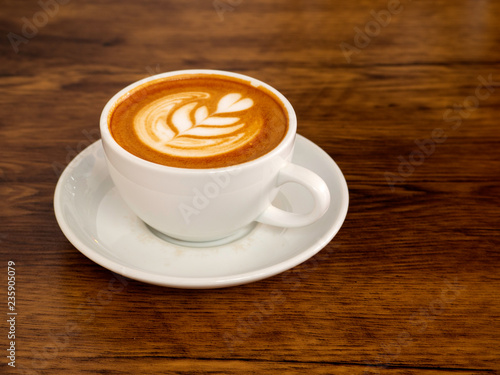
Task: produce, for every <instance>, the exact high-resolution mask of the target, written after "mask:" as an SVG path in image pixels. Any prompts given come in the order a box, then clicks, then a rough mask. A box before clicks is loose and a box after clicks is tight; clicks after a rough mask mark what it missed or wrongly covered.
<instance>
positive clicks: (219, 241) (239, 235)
mask: <svg viewBox="0 0 500 375" xmlns="http://www.w3.org/2000/svg"><path fill="white" fill-rule="evenodd" d="M256 226H257V222H253V223H250V224H248V225H247V226H245V227H243V228H241V229H238V230H237V231H236V232H233V233H232V234H230V235H229V236H227V237H223V238H219V239H216V240H211V241H186V240H181V239H178V238H174V237H171V236H169V235H167V234H165V233H162V232H160V231H158V230H156V229H154V228H153V227H150V226H149V225H148V224H146V227H147V228H148V229H149V230H150V231H151V233H153V234H154V235H155V236H156V237H158V238H160V239H162V240H163V241H167V242H170V243H172V244H174V245H179V246H185V247H191V248H193V247H199V248H203V247H215V246H222V245H226V244H228V243H231V242H234V241H236V240H239V239H240V238H243V237H245V236H247V235H248V234H249V233H250V232H251V231H252V230H253V229H254V228H255V227H256Z"/></svg>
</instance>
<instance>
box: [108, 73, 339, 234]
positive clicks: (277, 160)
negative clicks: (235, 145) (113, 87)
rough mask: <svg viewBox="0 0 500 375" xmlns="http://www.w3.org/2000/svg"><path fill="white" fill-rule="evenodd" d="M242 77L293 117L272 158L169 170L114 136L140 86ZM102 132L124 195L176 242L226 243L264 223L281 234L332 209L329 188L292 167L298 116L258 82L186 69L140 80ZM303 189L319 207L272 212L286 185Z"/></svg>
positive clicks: (113, 100) (112, 101)
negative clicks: (116, 119) (187, 78)
mask: <svg viewBox="0 0 500 375" xmlns="http://www.w3.org/2000/svg"><path fill="white" fill-rule="evenodd" d="M186 74H194V75H206V74H208V75H210V74H216V75H222V76H228V77H235V78H238V79H240V80H243V81H245V82H248V83H249V84H251V85H254V86H262V87H265V88H267V89H268V90H270V91H271V92H272V93H274V94H275V95H276V96H277V97H278V98H279V99H280V100H281V102H282V104H283V106H284V107H285V109H286V111H287V113H288V119H289V123H288V131H287V133H286V135H285V137H284V138H283V140H282V141H281V142H280V143H279V144H278V146H276V147H275V148H274V149H273V150H271V151H270V152H268V153H267V154H265V155H263V156H261V157H259V158H257V159H255V160H251V161H249V162H245V163H241V164H237V165H233V166H229V167H223V168H211V169H188V168H175V167H168V166H164V165H160V164H156V163H152V162H149V161H146V160H144V159H141V158H139V157H137V156H135V155H132V154H131V153H129V152H128V151H126V150H125V149H123V148H122V147H121V146H120V145H119V144H118V143H117V142H116V141H115V140H114V138H113V137H112V135H111V132H110V130H109V124H108V118H109V114H110V111H112V110H113V108H114V106H115V104H116V102H117V100H119V99H120V98H121V97H123V95H126V94H127V93H128V92H129V91H130V90H132V89H134V88H136V87H137V86H140V85H143V84H145V83H149V82H151V81H155V80H158V79H161V78H164V77H171V76H176V75H186ZM100 130H101V137H102V143H103V147H104V152H105V156H106V161H107V165H108V169H109V173H110V176H111V179H112V180H113V183H114V184H115V186H116V188H117V190H118V192H119V194H120V196H121V197H122V198H123V200H124V201H125V203H126V204H127V205H128V206H129V207H130V208H131V210H132V211H133V212H134V213H135V214H136V215H137V216H138V217H139V218H140V219H141V220H142V221H144V222H145V223H146V224H147V225H149V226H150V227H151V228H153V229H154V230H156V231H157V232H160V233H161V234H165V235H167V236H168V237H169V238H171V239H173V241H174V242H175V240H181V241H189V242H206V241H220V240H222V241H224V239H230V238H232V237H234V236H236V235H237V234H238V233H242V232H243V231H245V230H248V228H251V226H252V223H254V222H261V223H265V224H270V225H275V226H280V227H299V226H305V225H309V224H312V223H313V222H315V221H316V220H318V219H319V218H320V217H321V216H322V215H323V214H324V213H325V212H326V210H327V209H328V207H329V204H330V193H329V190H328V187H327V185H326V184H325V182H324V181H323V180H322V179H321V178H320V177H319V176H318V175H316V174H315V173H313V172H311V171H310V170H308V169H306V168H304V167H301V166H298V165H295V164H292V163H291V162H290V161H291V158H292V154H293V149H294V143H295V134H296V131H297V117H296V115H295V112H294V110H293V108H292V105H291V104H290V102H289V101H288V100H287V99H286V98H285V97H284V96H283V95H282V94H281V93H280V92H278V91H277V90H276V89H274V88H272V87H271V86H269V85H268V84H266V83H264V82H261V81H258V80H256V79H253V78H250V77H247V76H244V75H241V74H236V73H231V72H225V71H218V70H182V71H174V72H169V73H163V74H158V75H155V76H151V77H148V78H145V79H142V80H140V81H137V82H135V83H133V84H131V85H129V86H127V87H125V88H124V89H123V90H121V91H120V92H118V93H117V94H116V95H115V96H113V97H112V98H111V99H110V100H109V102H108V103H107V104H106V106H105V107H104V109H103V112H102V114H101V120H100ZM287 182H293V183H298V184H300V185H302V186H304V187H305V188H307V190H309V191H310V193H311V194H312V196H313V198H314V207H311V211H310V212H309V213H306V214H295V213H291V212H287V211H284V210H281V209H279V208H277V207H275V206H273V205H272V201H273V200H274V198H275V197H276V195H277V193H278V191H279V188H280V186H281V185H283V184H285V183H287Z"/></svg>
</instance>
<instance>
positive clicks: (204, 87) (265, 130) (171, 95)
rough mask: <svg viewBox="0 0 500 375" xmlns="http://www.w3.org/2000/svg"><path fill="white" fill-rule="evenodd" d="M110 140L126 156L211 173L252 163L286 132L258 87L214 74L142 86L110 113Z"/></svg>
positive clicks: (277, 108) (276, 107) (275, 103)
mask: <svg viewBox="0 0 500 375" xmlns="http://www.w3.org/2000/svg"><path fill="white" fill-rule="evenodd" d="M109 127H110V131H111V134H112V135H113V137H114V139H115V140H116V141H117V142H118V144H120V146H122V147H123V148H124V149H126V150H127V151H129V152H130V153H132V154H134V155H136V156H138V157H140V158H142V159H145V160H147V161H151V162H154V163H158V164H163V165H168V166H173V167H181V168H217V167H225V166H229V165H234V164H240V163H243V162H246V161H250V160H253V159H256V158H258V157H260V156H262V155H264V154H266V153H267V152H269V151H271V150H272V149H273V148H275V147H276V146H277V145H278V144H279V143H280V142H281V140H282V139H283V138H284V136H285V133H286V131H287V128H288V118H287V115H286V110H285V108H284V107H283V104H282V103H281V102H280V101H279V99H278V98H277V97H276V96H275V95H274V94H273V93H271V92H270V91H268V90H267V89H265V88H263V87H254V86H252V85H250V84H249V83H246V82H244V81H241V80H238V79H236V78H230V77H225V76H218V75H194V76H193V75H185V76H175V77H169V78H165V79H161V80H158V81H153V82H149V83H146V84H144V85H142V86H139V87H138V88H136V89H134V90H132V91H131V92H129V93H128V94H127V95H125V96H123V97H122V98H120V99H119V100H118V102H117V104H116V106H115V108H114V109H113V110H112V111H111V113H110V117H109Z"/></svg>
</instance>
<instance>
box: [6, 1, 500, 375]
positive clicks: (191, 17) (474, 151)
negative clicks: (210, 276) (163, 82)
mask: <svg viewBox="0 0 500 375" xmlns="http://www.w3.org/2000/svg"><path fill="white" fill-rule="evenodd" d="M42 3H43V4H49V3H50V4H52V8H50V10H49V11H44V10H43V8H42V5H41V4H40V3H39V2H37V1H34V0H33V1H24V2H13V1H8V2H7V1H6V2H4V4H3V5H2V12H1V14H0V30H1V32H2V34H3V35H4V37H3V39H2V43H0V220H1V226H0V264H1V268H2V269H4V270H6V264H7V261H8V260H14V261H15V262H16V272H17V277H16V281H17V284H16V285H17V288H18V289H17V291H16V292H17V295H16V301H17V308H18V312H19V315H18V317H17V319H18V320H17V325H16V336H17V337H16V342H17V350H16V365H17V368H15V369H13V368H10V367H8V366H7V359H6V358H5V357H3V359H2V361H0V367H1V370H0V372H1V373H8V374H51V375H52V374H89V373H91V374H232V373H241V374H252V373H259V374H275V373H287V374H302V373H310V374H360V375H361V374H388V375H414V374H415V375H416V374H422V375H439V374H443V375H445V374H463V375H472V374H474V375H477V374H500V346H499V345H498V344H499V342H500V297H499V294H498V291H499V290H500V276H499V274H498V269H499V266H500V251H499V246H500V235H499V229H500V211H499V209H498V207H499V206H500V187H499V186H500V173H499V172H500V131H499V123H498V119H499V109H500V48H499V45H500V3H498V2H494V1H487V0H478V1H466V0H457V1H453V2H448V1H444V0H439V1H431V0H421V1H403V0H401V1H400V2H398V1H382V0H380V1H368V0H362V1H357V2H340V1H320V0H313V1H302V0H300V1H299V0H292V1H285V0H277V1H265V0H257V1H230V0H216V1H201V0H198V1H190V2H183V1H180V0H178V1H153V0H148V1H144V2H132V1H116V0H108V1H105V2H98V1H96V0H88V1H85V2H75V1H69V2H66V3H65V4H63V1H61V2H57V3H55V0H54V1H51V0H45V1H43V0H42ZM53 4H56V5H53ZM47 6H48V5H47ZM391 10H392V11H391ZM40 12H42V13H43V12H45V13H47V12H51V14H50V15H47V16H46V17H47V19H46V22H43V21H44V20H45V19H44V18H43V17H44V16H43V14H42V13H40ZM37 17H38V18H37ZM25 20H28V21H29V22H37V24H38V25H39V26H38V27H36V29H37V30H36V32H35V31H34V30H31V34H34V35H31V34H30V35H31V36H29V37H28V36H27V34H23V30H24V31H29V30H27V29H26V26H25V23H26V21H25ZM377 25H378V26H377ZM23 27H24V29H23ZM9 33H15V34H17V35H18V36H21V37H23V38H25V41H26V43H24V42H20V43H19V44H18V45H17V46H16V48H17V49H18V51H17V52H16V51H15V49H16V48H14V47H13V45H12V43H11V42H10V41H9V39H8V35H9ZM361 34H364V35H365V36H364V37H363V36H362V35H361ZM368 34H369V35H368ZM23 35H24V36H23ZM370 35H371V36H370ZM11 37H12V34H11ZM347 44H348V45H350V46H351V47H352V49H351V53H346V52H345V51H343V50H342V45H343V46H344V47H345V46H346V45H347ZM352 51H354V52H352ZM188 68H209V69H210V68H212V69H224V70H230V71H235V72H239V73H243V74H248V75H251V76H254V77H256V78H258V79H261V80H263V81H266V82H268V83H269V84H271V85H272V86H274V87H276V88H277V89H278V90H280V91H281V92H283V94H285V96H287V97H288V98H289V100H290V101H291V103H292V104H293V106H294V107H295V109H296V112H297V116H298V118H299V133H300V134H302V135H304V136H305V137H307V138H309V139H310V140H312V141H313V142H315V143H316V144H318V145H319V146H320V147H322V148H323V149H324V150H325V151H326V152H328V153H329V154H330V155H331V156H332V158H333V159H334V160H335V161H336V162H337V164H338V165H339V166H340V168H341V169H342V171H343V173H344V174H345V176H346V179H347V182H348V185H349V190H350V207H349V213H348V216H347V219H346V221H345V223H344V225H343V227H342V229H341V230H340V232H339V233H338V234H337V236H336V237H335V238H334V240H333V241H332V242H331V243H330V244H328V245H327V246H326V247H325V249H323V250H322V251H321V252H320V253H319V254H318V255H317V256H316V257H314V258H312V259H311V260H309V261H307V262H306V263H304V264H302V265H300V266H298V267H296V268H294V269H292V270H289V271H287V272H285V273H283V274H281V275H277V276H275V277H272V278H269V279H266V280H263V281H260V282H257V283H253V284H249V285H243V286H239V287H233V288H229V289H222V290H202V291H200V290H177V289H169V288H161V287H157V286H153V285H148V284H144V283H141V282H137V281H133V280H130V279H124V278H121V277H119V276H117V275H114V274H112V273H111V272H110V271H108V270H106V269H104V268H102V267H100V266H98V265H96V264H95V263H93V262H92V261H90V260H89V259H87V258H86V257H85V256H83V255H82V254H81V253H80V252H79V251H78V250H76V249H75V248H74V247H73V246H72V245H71V244H70V243H69V242H68V241H67V240H66V238H65V237H64V235H63V234H62V232H61V230H60V229H59V227H58V225H57V223H56V220H55V217H54V213H53V207H52V205H53V193H54V189H55V184H56V182H57V179H58V176H59V175H60V173H61V172H62V170H63V169H64V167H65V166H66V165H67V164H68V163H69V162H70V161H71V160H72V159H73V158H74V157H75V156H76V155H77V154H78V153H79V152H80V151H81V150H83V149H84V148H85V147H87V146H88V145H90V144H91V143H92V142H94V141H95V140H97V139H98V138H99V134H98V130H97V129H98V121H99V116H100V112H101V110H102V108H103V106H104V105H105V103H106V102H107V100H108V99H109V98H110V97H111V96H112V95H113V94H114V93H116V92H117V91H118V90H120V89H121V88H123V87H124V86H126V85H128V84H129V83H131V82H133V81H136V80H138V79H141V78H144V77H147V76H149V75H151V74H154V73H158V72H163V71H171V70H177V69H188ZM485 82H486V83H487V84H485ZM474 98H476V99H474ZM410 162H411V163H410ZM0 278H1V279H3V280H5V278H4V276H0ZM0 296H1V298H2V301H7V285H6V284H4V286H0ZM276 296H279V298H278V299H276V298H275V297H276ZM1 305H2V306H4V307H2V308H1V309H0V313H2V314H5V312H6V307H5V306H6V304H5V303H4V302H2V303H1ZM1 327H2V328H1V330H2V332H3V333H0V348H2V350H4V349H7V348H8V339H7V337H6V336H7V331H8V326H7V324H5V323H4V324H2V325H1Z"/></svg>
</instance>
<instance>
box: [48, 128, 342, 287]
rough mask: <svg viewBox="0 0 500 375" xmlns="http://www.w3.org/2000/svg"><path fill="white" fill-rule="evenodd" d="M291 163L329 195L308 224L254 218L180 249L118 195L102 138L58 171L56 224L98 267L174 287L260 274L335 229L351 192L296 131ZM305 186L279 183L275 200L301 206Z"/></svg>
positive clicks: (307, 250) (306, 201) (320, 243)
mask: <svg viewBox="0 0 500 375" xmlns="http://www.w3.org/2000/svg"><path fill="white" fill-rule="evenodd" d="M293 162H294V163H295V164H299V165H302V166H304V167H307V168H309V169H311V170H312V171H314V172H316V173H317V174H318V175H320V176H321V177H322V178H323V179H324V180H325V182H326V183H327V185H328V187H329V188H330V193H331V196H332V203H331V205H330V208H329V209H328V211H327V212H326V214H325V215H324V216H323V217H322V218H321V219H320V220H318V221H317V222H316V223H314V224H311V225H309V226H307V227H302V228H293V229H290V228H289V229H284V228H278V227H273V226H269V225H264V224H260V223H259V224H257V225H256V226H255V228H253V230H252V231H251V232H250V233H248V234H247V235H245V236H244V237H242V238H240V239H238V240H236V241H234V242H231V243H229V244H225V245H220V246H213V247H204V248H199V247H186V246H179V245H176V244H173V243H170V242H167V241H165V240H163V239H161V238H159V237H157V236H156V235H154V234H153V233H152V232H151V231H150V230H149V229H148V228H147V227H146V225H145V224H144V223H143V222H142V221H141V220H140V219H138V218H137V217H136V216H135V215H134V214H133V213H132V212H131V211H130V209H129V208H128V207H127V206H126V205H125V203H124V202H123V201H122V200H121V198H120V197H119V196H118V194H117V191H116V189H115V187H114V185H113V183H112V181H111V178H110V177H109V175H108V171H107V167H106V163H105V160H104V151H103V149H102V146H101V141H97V142H95V143H94V144H92V145H91V146H89V147H88V148H86V149H85V150H83V151H82V152H81V153H80V154H79V155H78V156H77V157H76V158H75V159H74V160H73V161H72V162H71V163H70V164H69V165H68V166H67V167H66V169H65V170H64V172H63V173H62V175H61V177H60V178H59V182H58V183H57V187H56V190H55V195H54V210H55V214H56V218H57V222H58V223H59V226H60V227H61V229H62V231H63V233H64V234H65V236H66V237H67V238H68V240H69V241H70V242H71V243H72V244H73V245H74V246H75V247H76V248H77V249H78V250H80V252H82V253H83V254H84V255H85V256H87V257H88V258H90V259H91V260H93V261H94V262H96V263H97V264H100V265H101V266H103V267H105V268H107V269H109V270H111V271H113V272H116V273H118V274H121V275H123V276H126V277H129V278H131V279H135V280H140V281H143V282H147V283H151V284H157V285H162V286H168V287H176V288H222V287H229V286H234V285H239V284H245V283H249V282H253V281H257V280H261V279H264V278H267V277H270V276H273V275H276V274H278V273H280V272H283V271H286V270H288V269H290V268H292V267H295V266H296V265H298V264H300V263H302V262H304V261H306V260H307V259H309V258H310V257H312V256H313V255H315V254H316V253H317V252H319V251H320V250H321V249H322V248H323V247H325V246H326V245H327V244H328V243H329V242H330V240H331V239H332V238H333V237H334V236H335V234H336V233H337V232H338V230H339V229H340V227H341V226H342V223H343V222H344V219H345V216H346V214H347V207H348V204H349V193H348V190H347V184H346V181H345V178H344V176H343V175H342V172H341V171H340V169H339V167H338V166H337V164H335V162H334V161H333V160H332V159H331V158H330V156H328V154H327V153H325V152H324V151H323V150H322V149H321V148H319V147H318V146H316V145H315V144H314V143H312V142H311V141H309V140H307V139H306V138H304V137H302V136H300V135H297V142H296V147H295V154H294V157H293ZM308 194H309V192H308V191H307V190H305V189H304V188H302V187H301V186H299V185H297V184H288V185H285V186H283V188H282V189H281V192H280V195H279V196H278V198H277V204H278V205H281V206H282V207H286V208H287V209H291V210H292V211H293V212H307V211H308V210H309V207H311V204H312V198H310V196H309V195H308Z"/></svg>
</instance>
